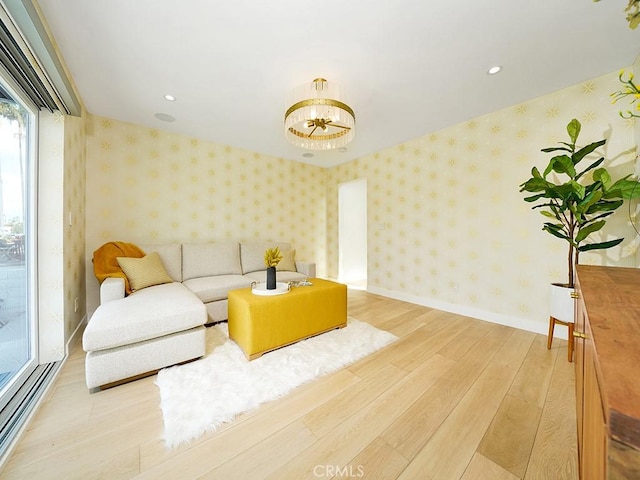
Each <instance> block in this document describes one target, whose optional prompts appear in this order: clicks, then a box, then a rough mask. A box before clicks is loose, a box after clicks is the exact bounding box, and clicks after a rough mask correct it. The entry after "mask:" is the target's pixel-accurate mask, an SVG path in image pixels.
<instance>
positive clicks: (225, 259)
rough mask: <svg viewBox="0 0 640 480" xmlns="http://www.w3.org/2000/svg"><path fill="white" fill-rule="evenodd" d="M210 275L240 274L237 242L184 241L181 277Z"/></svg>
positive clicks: (186, 278)
mask: <svg viewBox="0 0 640 480" xmlns="http://www.w3.org/2000/svg"><path fill="white" fill-rule="evenodd" d="M212 275H242V269H241V268H240V245H239V243H238V242H233V241H221V242H211V243H185V244H183V245H182V279H183V280H189V279H190V278H198V277H210V276H212Z"/></svg>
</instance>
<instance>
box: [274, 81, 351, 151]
mask: <svg viewBox="0 0 640 480" xmlns="http://www.w3.org/2000/svg"><path fill="white" fill-rule="evenodd" d="M341 93H342V92H341V91H340V87H339V86H337V85H336V84H331V86H329V84H328V82H327V81H326V80H325V79H324V78H316V79H315V80H314V81H313V82H311V83H305V84H304V85H300V86H299V87H297V88H295V89H294V90H293V92H292V95H291V99H290V102H289V103H288V105H291V106H290V107H289V109H288V110H287V112H286V113H285V114H284V130H285V137H286V138H287V140H289V141H290V142H291V143H293V144H294V145H296V146H298V147H301V148H306V149H308V150H332V149H335V148H340V147H344V146H345V145H346V144H347V143H349V142H350V141H351V140H353V137H354V136H355V125H356V115H355V113H353V110H352V109H351V107H350V106H349V105H347V104H346V103H344V101H343V100H344V99H343V97H342V96H341Z"/></svg>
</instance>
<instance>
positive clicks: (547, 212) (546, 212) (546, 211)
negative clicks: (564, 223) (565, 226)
mask: <svg viewBox="0 0 640 480" xmlns="http://www.w3.org/2000/svg"><path fill="white" fill-rule="evenodd" d="M540 213H541V214H542V215H544V216H545V217H548V218H553V219H556V220H560V219H559V218H558V215H556V214H554V213H553V212H549V211H548V210H542V211H541V212H540Z"/></svg>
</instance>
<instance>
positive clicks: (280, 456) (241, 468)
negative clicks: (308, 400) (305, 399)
mask: <svg viewBox="0 0 640 480" xmlns="http://www.w3.org/2000/svg"><path fill="white" fill-rule="evenodd" d="M315 441H316V437H315V436H314V435H313V433H311V431H310V430H309V429H308V428H307V427H305V425H304V423H303V422H301V421H299V420H298V421H295V422H293V423H290V424H289V425H287V426H286V427H284V428H283V429H282V430H280V431H279V432H276V433H274V434H273V435H271V436H270V437H269V438H267V439H265V440H263V441H262V442H259V443H257V444H255V445H254V446H252V447H251V448H249V449H247V450H245V451H243V452H242V453H240V454H239V455H237V456H236V457H234V458H232V459H231V460H229V461H227V462H225V463H223V464H222V465H220V466H219V467H217V468H215V469H213V470H211V471H209V472H207V473H205V474H204V475H202V476H201V477H198V480H218V479H223V478H224V479H227V478H228V479H233V478H238V479H241V478H242V479H247V480H260V479H263V478H267V477H268V476H269V475H270V474H271V473H273V471H275V470H277V469H278V468H279V467H280V466H281V465H284V464H285V463H287V462H288V461H289V460H291V459H292V458H294V457H295V456H296V455H298V454H299V453H300V452H302V451H303V450H305V449H306V448H307V447H309V446H311V445H313V443H314V442H315Z"/></svg>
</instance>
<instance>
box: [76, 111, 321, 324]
mask: <svg viewBox="0 0 640 480" xmlns="http://www.w3.org/2000/svg"><path fill="white" fill-rule="evenodd" d="M87 122H88V124H87V185H86V188H87V199H86V201H87V206H86V208H87V231H86V258H87V263H86V265H87V302H88V310H89V313H91V312H92V311H93V310H94V309H95V308H96V306H97V305H98V298H99V297H98V283H97V281H96V279H95V277H94V275H93V266H92V263H91V258H92V255H93V252H94V251H95V249H97V248H98V247H99V246H100V245H102V244H103V243H105V242H108V241H113V240H122V241H128V242H133V243H144V244H149V243H170V242H182V243H186V242H207V241H215V240H220V239H234V240H236V239H237V240H245V239H270V240H283V241H289V242H291V244H292V245H293V247H294V248H295V249H296V258H297V259H298V260H310V261H311V260H314V261H316V262H317V263H318V266H322V265H323V264H324V263H325V223H326V218H325V205H326V201H325V171H324V169H322V168H320V167H315V166H310V165H306V164H302V163H299V162H293V161H290V160H283V159H280V158H274V157H269V156H265V155H261V154H257V153H253V152H248V151H245V150H241V149H238V148H232V147H228V146H224V145H218V144H214V143H210V142H207V141H203V140H199V139H196V138H191V137H187V136H184V135H178V134H173V133H168V132H164V131H161V130H155V129H150V128H147V127H142V126H138V125H133V124H129V123H124V122H119V121H115V120H110V119H107V118H101V117H97V116H89V117H88V119H87ZM324 274H325V272H324V271H323V270H322V269H321V268H320V269H319V275H324Z"/></svg>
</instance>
